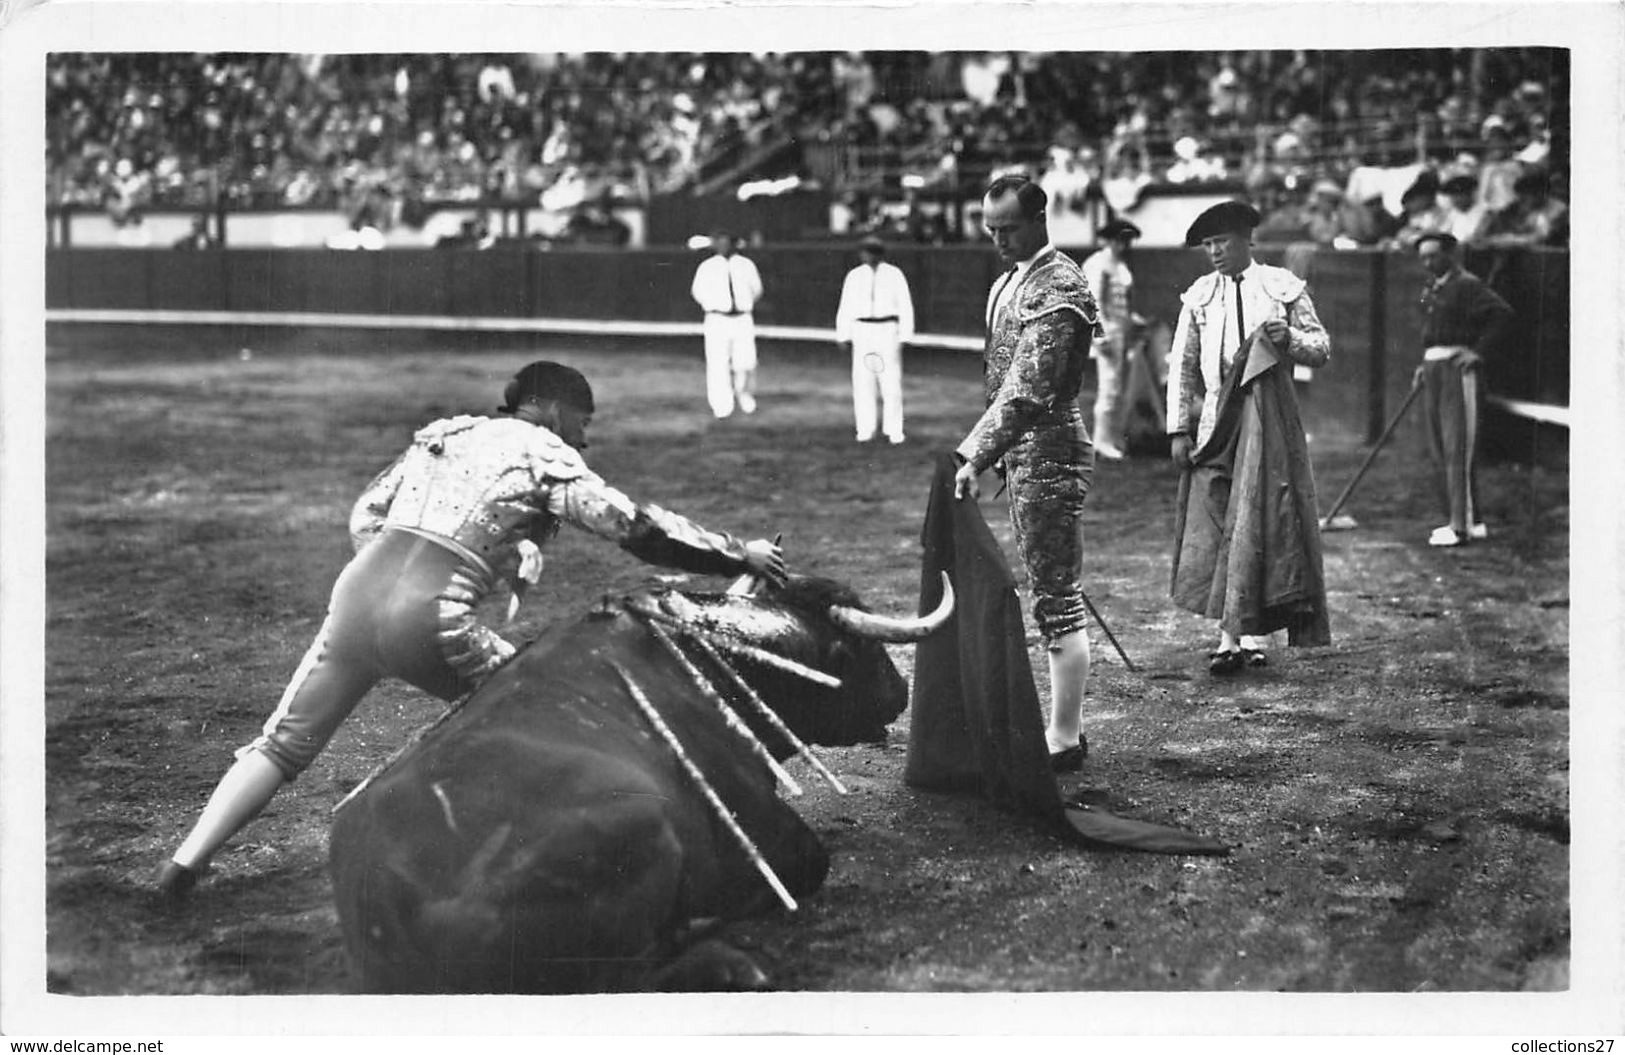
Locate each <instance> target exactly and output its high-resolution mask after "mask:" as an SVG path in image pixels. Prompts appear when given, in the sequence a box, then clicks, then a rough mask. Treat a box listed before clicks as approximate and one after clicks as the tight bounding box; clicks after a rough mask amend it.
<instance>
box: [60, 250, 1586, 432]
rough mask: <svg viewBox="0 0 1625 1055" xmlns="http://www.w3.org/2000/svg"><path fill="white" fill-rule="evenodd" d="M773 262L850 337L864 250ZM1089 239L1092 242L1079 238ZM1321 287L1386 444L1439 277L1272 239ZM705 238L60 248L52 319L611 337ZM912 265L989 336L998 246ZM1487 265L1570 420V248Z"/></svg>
mask: <svg viewBox="0 0 1625 1055" xmlns="http://www.w3.org/2000/svg"><path fill="white" fill-rule="evenodd" d="M748 255H750V256H751V257H752V258H753V259H754V260H755V261H756V263H757V265H758V266H759V268H760V269H761V271H762V274H763V276H764V281H765V284H766V286H767V296H766V298H765V299H764V301H763V302H762V303H761V304H760V305H759V306H758V310H757V313H756V315H757V322H758V326H759V333H760V335H761V337H762V338H763V339H764V340H766V341H774V340H791V341H813V342H817V341H833V339H834V316H835V306H836V302H837V300H838V299H839V294H840V287H841V282H842V279H843V277H844V275H845V274H846V272H847V270H848V269H849V268H851V267H852V266H853V265H854V264H855V263H856V255H855V253H854V252H853V250H852V249H851V248H850V247H845V246H835V245H829V244H827V243H826V244H821V245H801V246H795V245H787V246H764V247H757V248H753V249H750V250H749V251H748ZM1074 255H1078V256H1081V255H1082V254H1081V253H1078V252H1075V253H1074ZM1259 255H1260V257H1261V258H1262V259H1264V260H1265V261H1266V262H1269V263H1277V264H1283V265H1285V266H1287V267H1290V268H1292V269H1293V270H1294V271H1296V272H1297V273H1298V274H1300V275H1303V276H1304V277H1305V278H1306V279H1307V280H1308V282H1309V284H1310V289H1311V291H1312V293H1313V295H1314V298H1315V303H1316V306H1317V308H1318V310H1319V312H1320V316H1321V319H1322V321H1323V322H1324V323H1325V324H1326V327H1327V329H1328V331H1329V332H1330V333H1331V335H1332V348H1333V352H1332V362H1331V363H1330V364H1329V365H1328V366H1327V367H1326V368H1324V369H1321V370H1317V371H1315V372H1314V375H1313V379H1312V380H1311V381H1310V382H1308V384H1307V385H1306V386H1304V387H1302V388H1300V391H1301V392H1302V393H1303V395H1304V397H1305V418H1306V420H1307V422H1308V425H1309V427H1310V429H1311V430H1312V431H1317V430H1318V431H1322V432H1326V433H1333V432H1336V433H1341V434H1344V435H1346V436H1347V437H1349V438H1352V439H1353V440H1355V441H1360V440H1362V439H1363V441H1364V442H1370V441H1371V440H1373V439H1374V438H1375V437H1376V435H1377V434H1379V433H1380V432H1381V430H1382V427H1383V425H1384V424H1385V423H1386V421H1387V419H1388V416H1389V414H1390V413H1391V411H1392V410H1393V409H1394V408H1397V407H1398V406H1399V404H1400V401H1401V400H1403V398H1404V395H1405V392H1406V389H1407V388H1408V387H1409V384H1410V375H1411V371H1412V369H1413V367H1414V365H1415V363H1416V362H1417V360H1418V358H1419V355H1420V348H1419V347H1418V339H1419V333H1420V325H1421V308H1420V304H1419V296H1420V292H1421V289H1422V287H1423V285H1424V280H1425V278H1426V275H1425V273H1424V272H1423V271H1422V269H1421V267H1420V266H1419V265H1418V264H1417V263H1416V261H1415V259H1414V258H1413V257H1410V256H1408V255H1401V254H1394V253H1382V252H1376V251H1361V250H1355V251H1332V250H1322V249H1318V248H1315V247H1312V246H1289V247H1264V248H1262V249H1261V250H1260V253H1259ZM701 258H702V254H700V253H696V252H693V251H689V250H685V249H646V250H626V251H616V250H604V249H585V250H574V249H572V250H562V249H561V250H539V249H535V248H530V247H526V246H523V245H502V244H499V245H497V246H495V247H493V248H490V249H484V250H473V249H389V250H382V251H375V252H366V251H335V250H324V249H229V250H202V251H180V250H168V249H163V250H149V249H126V248H58V249H50V250H47V255H46V307H47V318H48V319H52V320H61V321H93V322H132V323H134V322H166V323H189V322H191V323H200V324H229V323H239V324H242V323H246V324H251V325H290V324H293V325H331V326H348V327H385V328H401V327H421V328H425V329H445V330H488V331H495V332H501V331H510V332H524V331H531V332H555V333H569V332H581V333H599V334H617V333H624V334H640V333H642V334H660V335H667V336H681V335H692V336H695V337H698V335H699V333H700V318H699V315H698V313H697V311H696V309H695V307H694V305H693V303H692V301H691V300H690V299H689V294H688V287H689V283H690V281H691V279H692V277H693V272H694V268H695V266H696V265H697V264H698V263H699V261H700V259H701ZM888 258H889V259H890V260H891V261H892V262H893V263H895V264H897V265H898V266H899V267H901V268H902V269H903V271H904V273H905V274H907V275H908V277H909V282H910V285H911V287H912V289H913V292H914V298H915V305H916V313H917V316H918V320H917V327H916V328H917V330H918V332H919V335H920V338H919V341H918V342H917V343H918V344H919V345H920V346H923V347H927V348H941V349H949V350H956V351H967V352H973V351H975V350H978V349H979V348H980V347H981V339H980V333H981V328H982V312H983V310H984V305H985V302H986V295H987V290H988V289H989V287H990V285H991V283H992V282H993V280H994V278H995V277H996V275H997V272H998V271H999V266H998V262H997V259H996V257H995V256H994V255H993V253H991V252H990V251H989V250H988V249H987V247H985V246H914V245H896V246H893V247H891V249H890V250H889V254H888ZM1467 262H1468V266H1469V267H1470V268H1471V269H1472V270H1473V271H1475V272H1476V273H1478V274H1479V275H1481V276H1484V277H1486V278H1487V279H1488V280H1489V281H1490V282H1491V284H1492V285H1493V286H1494V287H1495V288H1496V289H1497V290H1498V291H1499V292H1501V293H1502V295H1503V296H1505V297H1506V298H1507V299H1508V301H1509V302H1510V303H1511V304H1512V305H1513V307H1514V309H1515V310H1516V311H1517V316H1518V318H1517V324H1516V326H1515V332H1514V334H1513V338H1512V339H1511V340H1510V341H1508V342H1507V344H1508V346H1507V347H1506V348H1505V349H1504V350H1503V354H1502V356H1501V357H1500V358H1499V359H1497V360H1496V361H1494V362H1492V363H1491V365H1490V368H1489V372H1488V376H1489V381H1490V388H1491V391H1492V392H1493V393H1494V394H1495V396H1496V398H1497V406H1499V407H1500V408H1501V409H1502V410H1503V411H1504V412H1507V413H1512V414H1515V415H1518V416H1520V417H1523V418H1526V419H1528V420H1531V421H1537V422H1545V423H1547V424H1548V425H1552V424H1555V425H1558V426H1566V425H1567V405H1568V357H1569V348H1568V341H1569V306H1568V268H1569V260H1568V254H1567V253H1566V252H1563V251H1555V250H1554V251H1540V250H1520V251H1501V252H1493V253H1488V252H1480V253H1473V254H1470V255H1469V257H1468V260H1467ZM1206 267H1207V265H1206V263H1205V261H1204V260H1203V258H1202V257H1201V256H1200V254H1198V253H1196V252H1193V251H1190V250H1180V249H1149V248H1148V249H1140V250H1137V251H1136V254H1135V258H1134V269H1135V276H1136V281H1137V283H1138V285H1137V291H1136V298H1135V306H1136V309H1137V310H1138V311H1140V312H1141V313H1142V314H1145V315H1147V316H1150V317H1152V318H1156V319H1161V320H1164V321H1166V322H1167V323H1168V324H1169V325H1172V324H1173V323H1174V321H1175V320H1176V319H1177V316H1178V309H1179V301H1178V295H1179V292H1180V291H1181V290H1182V289H1184V288H1185V286H1186V285H1188V284H1189V283H1190V281H1191V280H1192V279H1194V278H1196V277H1197V276H1199V275H1200V274H1202V273H1203V271H1204V270H1206Z"/></svg>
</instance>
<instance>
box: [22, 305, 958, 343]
mask: <svg viewBox="0 0 1625 1055" xmlns="http://www.w3.org/2000/svg"><path fill="white" fill-rule="evenodd" d="M45 321H46V322H77V323H145V324H148V325H155V326H174V325H181V326H332V327H337V328H341V329H345V328H349V329H378V330H450V331H462V332H482V333H583V334H603V335H608V336H626V337H699V336H701V333H702V330H701V325H700V323H698V322H639V321H636V320H631V319H532V318H506V317H503V316H495V315H469V316H461V315H368V314H354V313H348V312H327V311H166V310H152V311H146V310H135V309H126V308H50V309H47V311H46V312H45ZM756 336H757V337H758V338H764V339H767V340H781V341H828V342H831V343H833V342H834V340H835V331H834V330H833V329H827V330H826V329H821V328H819V327H816V326H758V327H757V328H756ZM909 343H910V344H913V345H918V346H924V347H932V348H953V349H959V350H962V351H972V352H979V351H981V350H982V341H981V339H980V338H977V337H961V336H958V335H955V334H942V333H920V334H915V335H914V339H913V340H912V341H910V342H909Z"/></svg>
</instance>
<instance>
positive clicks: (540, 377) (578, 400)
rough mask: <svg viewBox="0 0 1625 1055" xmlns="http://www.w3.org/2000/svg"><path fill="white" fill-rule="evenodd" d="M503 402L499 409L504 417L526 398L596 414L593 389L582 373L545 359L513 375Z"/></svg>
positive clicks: (504, 393) (517, 407)
mask: <svg viewBox="0 0 1625 1055" xmlns="http://www.w3.org/2000/svg"><path fill="white" fill-rule="evenodd" d="M502 399H503V405H502V406H500V407H498V408H497V411H498V413H502V414H512V413H514V412H515V411H517V410H518V409H519V407H520V405H521V404H522V403H524V402H525V400H527V399H556V400H558V401H559V402H560V403H565V404H568V405H570V406H572V407H575V408H576V409H577V410H581V411H585V412H586V413H588V414H591V413H592V411H593V405H592V386H591V385H589V384H588V383H587V379H586V378H585V377H583V376H581V371H579V370H576V369H574V368H573V367H568V366H565V365H563V364H562V363H550V362H547V361H545V360H543V361H540V362H535V363H531V364H529V365H528V366H526V367H525V368H524V369H522V370H520V371H519V372H518V373H517V374H514V375H513V380H511V381H509V382H508V384H507V387H506V388H504V389H503V390H502Z"/></svg>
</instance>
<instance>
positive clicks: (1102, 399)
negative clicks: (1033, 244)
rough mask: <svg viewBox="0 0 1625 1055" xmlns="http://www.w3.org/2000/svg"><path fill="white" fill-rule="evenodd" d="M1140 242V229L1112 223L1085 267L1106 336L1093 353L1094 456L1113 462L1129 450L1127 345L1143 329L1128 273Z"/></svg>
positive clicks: (1094, 345) (1093, 347) (1131, 275)
mask: <svg viewBox="0 0 1625 1055" xmlns="http://www.w3.org/2000/svg"><path fill="white" fill-rule="evenodd" d="M1138 237H1140V229H1139V228H1138V227H1136V226H1134V225H1133V224H1132V223H1130V222H1129V221H1127V220H1122V219H1118V220H1113V221H1111V222H1110V223H1108V224H1106V226H1104V227H1102V228H1101V229H1100V240H1101V242H1103V243H1104V244H1103V245H1102V246H1101V248H1099V249H1097V250H1095V252H1093V253H1091V254H1089V256H1088V257H1087V258H1085V259H1084V261H1083V277H1084V278H1086V279H1088V281H1089V292H1091V293H1093V294H1094V295H1095V303H1096V304H1099V305H1100V325H1101V327H1102V329H1104V330H1105V333H1104V335H1103V336H1101V337H1100V338H1098V339H1097V340H1095V341H1094V342H1093V343H1092V344H1091V345H1090V347H1089V356H1090V358H1092V359H1093V360H1094V361H1095V431H1094V435H1093V439H1094V441H1095V455H1096V456H1097V457H1101V458H1109V459H1111V460H1113V461H1116V460H1117V459H1119V458H1121V457H1123V454H1124V449H1125V448H1126V447H1127V446H1128V437H1127V435H1126V428H1125V416H1126V412H1127V410H1128V400H1127V398H1126V397H1127V392H1128V380H1129V371H1128V349H1129V342H1130V338H1131V337H1132V336H1133V334H1134V331H1135V329H1136V328H1137V327H1139V326H1143V325H1144V323H1145V320H1144V319H1142V318H1140V317H1139V316H1138V315H1136V314H1134V309H1133V307H1132V304H1131V297H1132V294H1133V291H1134V272H1132V271H1130V270H1129V266H1128V253H1129V246H1131V245H1132V244H1133V243H1134V239H1136V238H1138Z"/></svg>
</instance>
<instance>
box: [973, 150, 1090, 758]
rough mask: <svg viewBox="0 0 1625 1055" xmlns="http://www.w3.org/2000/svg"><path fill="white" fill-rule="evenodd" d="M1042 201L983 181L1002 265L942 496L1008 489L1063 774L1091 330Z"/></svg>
mask: <svg viewBox="0 0 1625 1055" xmlns="http://www.w3.org/2000/svg"><path fill="white" fill-rule="evenodd" d="M1046 204H1047V201H1046V196H1045V194H1044V192H1043V190H1042V189H1040V188H1039V187H1038V185H1037V184H1035V183H1032V182H1030V181H1029V180H1027V179H1025V178H1023V177H1019V176H1006V177H1001V178H999V179H998V180H995V181H994V182H993V184H992V185H991V186H990V187H989V188H988V191H987V194H986V196H985V197H984V199H983V207H984V208H983V223H984V225H985V226H986V228H987V231H988V234H989V235H990V236H991V237H992V239H993V244H994V247H995V248H996V249H997V250H998V252H999V256H1000V258H1001V259H1003V260H1004V262H1005V263H1007V264H1010V265H1011V267H1010V269H1009V270H1008V271H1006V272H1004V273H1003V274H1002V275H1000V276H999V278H998V280H997V281H995V282H994V284H993V290H992V293H991V294H990V295H989V298H988V304H987V313H986V316H985V317H986V322H987V345H986V348H985V350H984V353H983V356H984V364H983V365H984V375H985V382H986V397H987V409H986V410H985V411H984V412H983V414H982V416H981V418H980V419H979V420H978V421H977V422H976V424H975V426H974V427H972V428H971V430H970V432H969V434H967V435H966V437H965V439H964V440H963V441H962V442H961V443H960V444H959V447H958V448H957V450H956V451H955V454H956V455H957V456H958V458H959V459H960V461H961V465H960V467H959V469H958V471H957V473H956V475H955V479H954V495H955V497H956V498H964V497H966V496H969V497H970V498H972V499H973V500H974V499H975V498H976V497H977V496H978V494H979V487H978V485H977V477H978V476H979V474H980V473H982V472H984V471H985V470H987V469H990V468H997V469H999V470H1000V471H1001V472H1002V474H1003V475H1004V477H1005V481H1006V483H1007V484H1008V486H1009V489H1010V522H1011V525H1012V526H1013V527H1014V529H1015V537H1016V548H1017V550H1018V551H1019V555H1020V558H1021V562H1022V564H1023V565H1024V567H1025V568H1026V571H1027V584H1028V589H1029V590H1030V591H1031V592H1032V596H1033V620H1034V621H1035V622H1036V623H1037V624H1038V629H1039V631H1040V632H1041V633H1042V634H1043V636H1044V641H1045V644H1046V646H1047V650H1048V654H1049V663H1050V697H1051V698H1050V715H1049V722H1048V727H1047V729H1046V731H1045V738H1046V740H1047V741H1048V745H1049V750H1050V762H1051V768H1052V769H1054V770H1056V771H1057V772H1071V771H1075V770H1077V769H1079V768H1081V766H1082V764H1083V758H1084V754H1085V752H1086V751H1087V744H1086V741H1085V738H1084V737H1083V735H1082V730H1081V725H1082V713H1081V712H1082V707H1083V695H1084V689H1085V687H1086V685H1087V683H1088V678H1089V663H1090V657H1089V638H1088V635H1087V633H1086V632H1085V629H1084V623H1085V621H1086V620H1087V618H1088V607H1087V604H1086V602H1085V600H1084V596H1083V586H1082V575H1083V523H1082V513H1083V500H1084V497H1085V496H1086V495H1087V494H1088V493H1089V484H1090V479H1091V476H1092V474H1093V471H1094V447H1093V445H1092V444H1091V442H1090V439H1089V432H1088V429H1086V428H1085V427H1084V422H1083V415H1082V412H1081V411H1080V410H1079V408H1078V388H1079V386H1080V384H1081V382H1082V380H1083V372H1084V367H1085V364H1086V363H1087V361H1088V358H1089V347H1090V344H1091V342H1092V341H1093V340H1094V339H1095V338H1096V337H1099V336H1100V335H1101V334H1102V332H1103V331H1102V330H1101V326H1100V312H1099V309H1098V308H1097V306H1096V304H1095V299H1094V296H1093V295H1092V294H1091V293H1090V291H1089V284H1088V282H1087V281H1086V280H1085V279H1084V277H1083V271H1082V270H1081V269H1080V268H1079V267H1078V265H1077V264H1076V263H1074V262H1073V261H1072V259H1071V258H1070V257H1068V256H1065V255H1064V254H1062V253H1061V252H1060V251H1059V250H1057V249H1056V248H1055V246H1054V245H1053V244H1051V243H1050V240H1049V232H1048V229H1047V227H1046V224H1045V206H1046Z"/></svg>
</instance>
